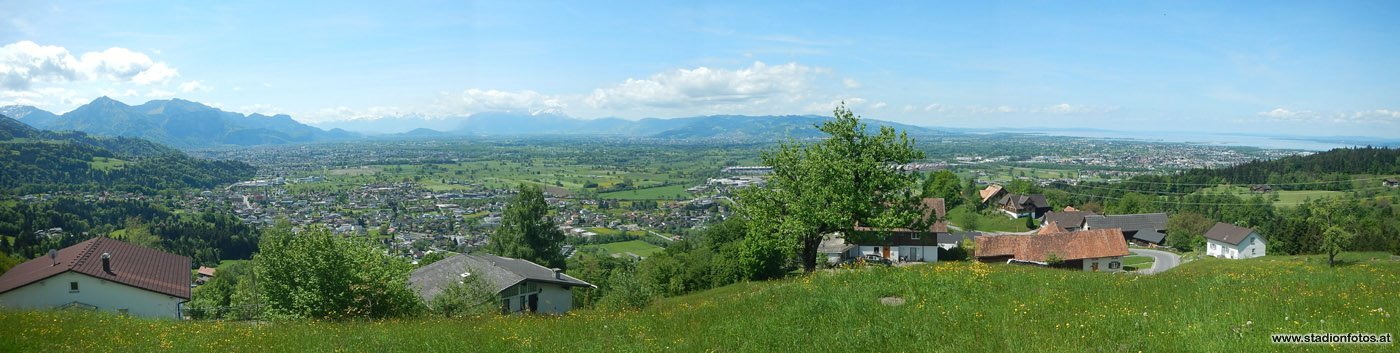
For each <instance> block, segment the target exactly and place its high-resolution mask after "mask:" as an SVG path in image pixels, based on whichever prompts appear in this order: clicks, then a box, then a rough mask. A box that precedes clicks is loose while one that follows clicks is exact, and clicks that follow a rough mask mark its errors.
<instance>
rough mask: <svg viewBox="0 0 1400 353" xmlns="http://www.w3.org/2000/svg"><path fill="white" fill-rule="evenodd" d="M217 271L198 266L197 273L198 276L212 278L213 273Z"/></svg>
mask: <svg viewBox="0 0 1400 353" xmlns="http://www.w3.org/2000/svg"><path fill="white" fill-rule="evenodd" d="M217 271H218V270H217V269H215V268H213V267H204V266H199V271H197V273H199V275H200V276H205V277H214V273H216V272H217Z"/></svg>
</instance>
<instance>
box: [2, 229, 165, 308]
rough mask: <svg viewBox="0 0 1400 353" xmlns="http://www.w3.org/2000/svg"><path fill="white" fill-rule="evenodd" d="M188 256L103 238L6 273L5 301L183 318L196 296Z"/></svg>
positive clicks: (27, 305)
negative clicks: (185, 306) (183, 306)
mask: <svg viewBox="0 0 1400 353" xmlns="http://www.w3.org/2000/svg"><path fill="white" fill-rule="evenodd" d="M190 264H191V260H190V258H188V257H185V256H180V255H175V254H171V253H167V252H164V251H160V250H156V249H151V248H146V247H142V246H138V245H133V244H128V243H125V242H121V241H118V240H114V239H110V238H103V237H97V238H92V239H89V240H87V241H84V242H81V243H78V244H76V245H73V246H70V247H67V248H63V249H62V250H58V251H54V252H52V253H51V254H50V256H41V257H39V258H36V259H33V260H29V261H26V262H24V263H22V264H19V265H18V266H15V267H14V268H11V269H10V270H9V271H8V272H5V274H4V275H3V276H0V306H3V307H6V308H11V309H51V308H76V309H86V310H100V311H113V312H119V313H124V314H129V315H134V316H142V317H156V318H170V319H179V318H181V317H182V314H181V312H180V311H181V304H183V303H185V302H188V301H189V300H190Z"/></svg>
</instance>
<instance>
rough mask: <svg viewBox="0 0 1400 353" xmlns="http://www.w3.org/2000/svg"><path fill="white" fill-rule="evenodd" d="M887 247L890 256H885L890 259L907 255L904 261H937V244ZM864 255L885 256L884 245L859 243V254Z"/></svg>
mask: <svg viewBox="0 0 1400 353" xmlns="http://www.w3.org/2000/svg"><path fill="white" fill-rule="evenodd" d="M889 248H890V256H889V257H887V259H890V260H896V261H897V260H899V257H900V256H907V257H909V258H906V259H904V260H905V261H923V262H937V261H938V246H903V245H895V246H891V247H889ZM865 255H877V256H885V247H883V246H865V245H861V246H860V256H865Z"/></svg>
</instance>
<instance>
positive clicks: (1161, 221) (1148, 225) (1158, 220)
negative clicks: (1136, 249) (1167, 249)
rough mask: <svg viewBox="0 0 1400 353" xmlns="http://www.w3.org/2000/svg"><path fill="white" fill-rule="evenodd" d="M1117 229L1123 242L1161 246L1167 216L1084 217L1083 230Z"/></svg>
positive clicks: (1165, 236) (1149, 214)
mask: <svg viewBox="0 0 1400 353" xmlns="http://www.w3.org/2000/svg"><path fill="white" fill-rule="evenodd" d="M1106 228H1118V229H1121V230H1122V231H1123V237H1124V239H1123V240H1124V241H1129V242H1133V243H1136V244H1138V245H1144V246H1147V245H1162V241H1163V240H1166V239H1167V214H1166V213H1142V214H1122V215H1108V216H1100V215H1090V216H1085V217H1084V229H1086V230H1091V229H1106Z"/></svg>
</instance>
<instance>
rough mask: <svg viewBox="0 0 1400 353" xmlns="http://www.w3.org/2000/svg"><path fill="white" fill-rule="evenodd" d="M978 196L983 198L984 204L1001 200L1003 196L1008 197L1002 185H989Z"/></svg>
mask: <svg viewBox="0 0 1400 353" xmlns="http://www.w3.org/2000/svg"><path fill="white" fill-rule="evenodd" d="M978 194H979V195H981V196H982V203H987V202H990V201H995V200H1001V197H1002V196H1006V189H1005V188H1002V187H1001V185H997V184H992V185H988V186H987V188H985V189H982V190H979V191H978Z"/></svg>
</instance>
